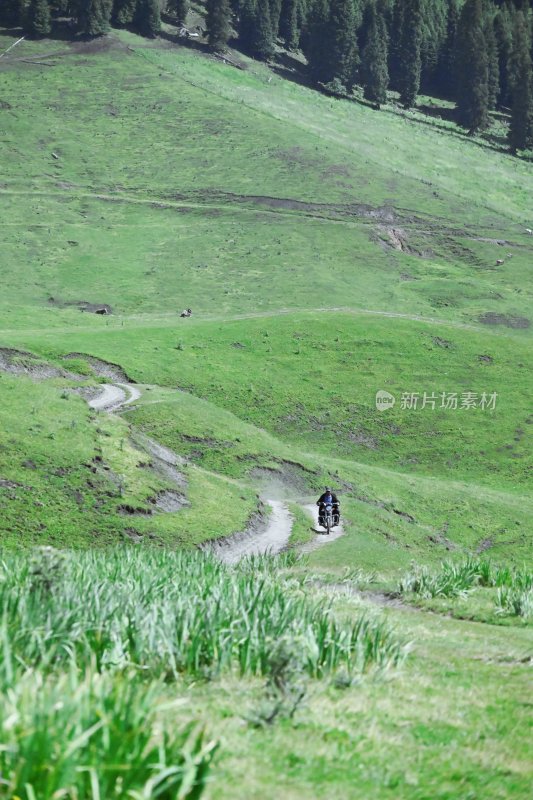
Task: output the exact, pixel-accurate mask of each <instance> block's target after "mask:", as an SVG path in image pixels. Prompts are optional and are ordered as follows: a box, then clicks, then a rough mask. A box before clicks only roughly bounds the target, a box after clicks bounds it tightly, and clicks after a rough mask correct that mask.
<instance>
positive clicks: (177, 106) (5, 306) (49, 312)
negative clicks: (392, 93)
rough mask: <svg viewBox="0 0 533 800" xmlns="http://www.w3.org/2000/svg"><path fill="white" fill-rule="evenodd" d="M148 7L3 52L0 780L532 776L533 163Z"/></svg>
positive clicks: (73, 791) (396, 784)
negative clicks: (370, 102)
mask: <svg viewBox="0 0 533 800" xmlns="http://www.w3.org/2000/svg"><path fill="white" fill-rule="evenodd" d="M165 30H166V33H167V34H168V35H169V38H161V39H158V40H155V41H146V40H144V39H141V38H139V37H136V36H134V35H133V34H131V33H128V32H125V31H120V32H117V31H114V32H113V33H112V34H111V35H110V36H108V37H105V38H103V39H100V40H97V41H94V42H68V41H65V40H60V41H51V40H44V41H41V42H31V41H23V42H21V43H19V44H18V45H17V46H16V47H15V48H14V49H13V50H12V51H10V53H9V54H8V55H6V56H2V58H0V129H1V136H0V148H1V153H2V165H3V170H2V176H1V177H0V206H1V222H2V234H3V241H2V245H3V247H2V258H1V259H0V281H1V285H2V292H1V293H0V545H1V551H2V558H1V559H0V606H1V607H2V625H1V626H0V700H1V702H0V707H1V711H0V730H1V741H0V773H1V776H2V785H3V787H4V789H5V792H7V794H6V797H7V796H9V797H13V798H15V797H20V798H21V800H35V798H39V800H41V798H43V800H48V798H50V800H52V798H53V797H57V796H59V793H60V794H61V796H68V797H72V798H74V797H76V798H79V800H96V798H98V797H101V798H102V799H103V798H104V797H106V798H107V797H111V796H122V795H124V792H126V791H128V792H130V793H131V796H132V797H133V796H135V797H143V798H147V800H148V799H149V798H150V800H151V799H152V798H155V797H156V796H160V797H169V798H170V797H173V798H174V797H177V796H179V797H183V798H193V797H194V798H198V797H200V795H202V797H207V798H211V800H226V798H227V799H228V800H229V798H231V800H235V798H243V800H245V799H246V800H249V799H250V798H254V800H255V798H257V800H263V798H267V797H273V796H276V797H278V796H279V797H284V798H288V799H289V800H314V799H315V798H317V799H318V798H323V797H327V798H332V799H335V800H337V799H338V800H346V798H354V800H359V799H360V800H386V799H388V798H391V800H398V799H400V800H428V798H431V800H467V798H468V800H481V799H482V800H507V799H508V800H511V799H512V800H526V798H530V797H531V789H532V787H533V784H532V771H531V764H530V759H528V756H529V752H528V745H529V740H528V737H527V731H528V729H529V727H530V725H531V702H530V675H529V668H530V665H531V655H532V652H533V650H532V641H531V619H532V614H533V600H532V578H531V571H530V569H528V568H527V565H528V564H529V563H530V562H531V556H532V545H531V535H530V522H531V512H532V510H533V502H532V499H531V494H530V492H529V491H528V486H527V483H526V481H527V476H528V468H530V455H531V436H530V430H531V423H532V421H533V417H532V416H531V410H530V405H529V402H528V397H529V386H528V383H529V375H530V374H531V281H530V271H531V262H532V256H533V237H532V236H531V235H530V234H529V233H528V229H530V228H533V219H532V218H531V202H530V198H531V196H532V195H533V170H532V169H531V164H528V163H527V162H526V161H522V160H520V159H517V158H512V157H510V156H508V155H506V154H504V153H502V152H499V151H498V150H497V149H496V148H495V147H492V146H491V145H490V143H489V142H488V141H483V140H481V139H471V138H469V137H467V136H465V135H464V133H462V132H461V131H460V130H459V129H458V128H456V127H455V126H454V125H453V124H452V123H445V122H443V121H438V120H433V121H430V120H429V119H428V117H427V116H423V115H422V114H420V113H418V112H416V111H413V112H408V113H406V112H404V111H402V110H400V109H399V108H397V107H396V106H394V104H390V105H388V106H387V107H386V108H384V110H383V111H382V112H380V113H378V112H376V111H372V110H371V109H370V108H368V107H367V106H365V105H364V104H359V103H357V102H349V101H340V100H334V99H331V98H328V97H325V96H323V95H320V94H318V93H317V92H314V91H312V90H311V89H309V88H307V87H305V86H302V85H299V84H298V83H296V82H293V81H289V80H287V79H286V78H283V77H281V76H280V74H279V73H278V72H276V71H275V70H273V69H270V68H269V67H267V66H265V65H260V64H258V63H256V62H253V61H251V60H249V59H246V58H245V57H243V56H241V55H240V54H235V53H234V54H233V58H234V59H235V61H237V62H238V63H239V65H240V67H241V68H239V69H237V68H235V67H234V66H231V65H230V64H227V63H223V62H222V61H221V60H220V59H217V58H215V57H213V56H211V55H209V54H208V53H207V52H205V51H203V50H202V45H201V44H200V45H198V46H197V47H190V48H186V47H181V46H178V45H176V44H175V43H173V42H172V35H173V33H174V32H175V31H173V30H172V29H170V28H169V27H168V26H166V28H165ZM14 33H15V32H8V31H1V30H0V52H1V51H3V50H5V49H6V48H7V47H8V46H9V45H10V44H13V43H14V41H15V40H16V36H15V35H14ZM43 64H46V65H48V66H43ZM103 304H106V305H108V306H110V307H111V309H112V313H111V314H108V315H96V314H93V313H90V308H91V307H93V308H94V307H98V306H101V305H103ZM188 307H191V308H192V309H193V316H192V318H190V319H182V318H181V317H180V312H181V310H182V309H184V308H188ZM84 309H85V311H84ZM106 382H107V383H110V382H111V383H113V384H116V386H115V389H116V388H117V386H118V388H119V391H120V385H122V389H123V391H124V392H126V394H127V392H131V386H132V384H133V382H135V386H134V389H135V390H136V393H135V395H133V394H131V395H130V396H129V399H130V400H132V401H133V402H130V403H128V404H126V405H123V406H122V407H121V409H120V412H118V411H117V412H116V413H113V414H107V413H105V412H104V411H98V410H96V409H94V408H92V407H90V406H89V404H88V402H87V401H91V402H94V401H95V398H97V395H98V392H99V391H100V390H101V388H102V387H101V385H100V384H102V383H106ZM127 384H129V387H130V388H129V389H128V388H127V386H126V385H127ZM126 390H127V391H126ZM380 390H384V391H387V392H389V393H391V394H392V395H393V396H394V398H395V405H394V407H393V408H389V409H388V410H385V411H381V410H379V409H378V408H377V407H376V393H377V392H378V391H380ZM137 393H138V394H139V396H138V397H137V396H136V395H137ZM126 394H125V395H124V398H125V399H128V398H127V397H126ZM454 397H455V401H454ZM409 398H411V399H410V400H409ZM414 398H416V408H415V407H413V406H414V402H415V399H414ZM455 403H456V406H457V407H455ZM326 484H331V485H333V486H334V487H335V488H336V490H337V491H338V492H339V494H340V496H341V500H342V510H343V519H344V535H342V536H340V537H339V538H336V539H335V540H334V541H332V542H331V543H329V544H328V545H327V546H323V547H320V548H318V549H315V550H312V551H311V552H310V554H309V555H306V556H305V557H304V558H303V559H301V558H300V557H299V556H297V555H296V554H295V553H294V552H292V551H291V552H288V553H286V554H282V555H281V556H280V557H278V558H260V559H252V560H251V561H246V560H244V561H242V562H241V563H240V564H238V565H236V566H226V565H224V564H221V563H219V562H218V561H217V560H215V559H213V558H211V557H209V556H208V557H206V556H204V555H202V554H200V553H197V552H189V551H193V550H194V549H195V548H196V547H197V546H198V545H203V544H204V543H205V542H206V541H211V540H214V539H225V537H230V536H231V535H232V534H236V533H240V532H243V531H250V530H252V531H257V530H261V528H262V526H264V525H265V524H266V523H265V519H266V516H267V512H268V502H269V500H280V499H281V500H282V501H283V502H284V503H285V504H286V507H287V509H288V510H289V511H290V514H291V515H292V520H293V528H292V534H291V539H290V544H291V545H293V546H297V545H299V544H302V543H303V544H304V545H305V546H309V545H311V544H313V543H314V542H315V540H316V538H317V537H316V536H315V534H314V533H313V532H312V530H311V527H310V518H309V516H308V513H307V511H306V510H305V506H306V505H308V504H309V503H312V502H314V499H315V498H316V496H317V493H318V492H319V491H321V490H322V489H323V487H324V485H326ZM320 538H321V539H322V540H324V539H325V538H326V537H320ZM143 543H144V544H146V545H147V546H146V547H143V546H142V544H143ZM28 545H30V546H32V549H31V550H29V549H28ZM35 545H45V546H47V545H52V546H53V548H54V549H50V548H48V547H44V548H35V547H34V546H35ZM443 562H444V564H443ZM524 564H525V565H526V568H524ZM495 565H499V566H495ZM158 792H160V793H159V794H158ZM0 794H2V790H0Z"/></svg>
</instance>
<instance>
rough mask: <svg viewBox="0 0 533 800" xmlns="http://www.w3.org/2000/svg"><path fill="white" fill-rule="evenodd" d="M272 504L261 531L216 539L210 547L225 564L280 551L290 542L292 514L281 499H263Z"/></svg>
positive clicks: (267, 503)
mask: <svg viewBox="0 0 533 800" xmlns="http://www.w3.org/2000/svg"><path fill="white" fill-rule="evenodd" d="M263 502H264V503H265V504H266V505H268V506H270V509H271V514H270V516H269V518H268V521H267V523H266V526H265V527H264V528H263V529H262V530H261V529H260V530H259V531H256V532H254V531H248V532H246V533H243V534H236V535H235V536H230V537H229V538H227V539H219V540H215V541H214V542H212V543H211V544H210V545H209V549H210V550H211V551H212V552H213V553H214V554H215V555H216V556H217V558H219V559H220V560H221V561H223V562H224V563H225V564H236V563H237V562H238V561H240V560H241V558H246V556H255V555H264V554H267V553H269V554H272V555H275V554H276V553H280V552H281V551H282V550H284V549H285V547H286V546H287V544H288V543H289V537H290V535H291V530H292V516H291V514H290V512H289V510H288V508H287V507H286V506H285V505H284V504H283V503H282V502H281V500H268V499H266V498H265V499H264V501H263Z"/></svg>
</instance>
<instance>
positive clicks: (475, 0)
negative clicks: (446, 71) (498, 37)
mask: <svg viewBox="0 0 533 800" xmlns="http://www.w3.org/2000/svg"><path fill="white" fill-rule="evenodd" d="M457 68H458V86H457V109H458V112H459V119H460V121H461V124H462V125H464V127H465V128H468V131H469V133H471V134H473V133H475V132H476V131H478V130H483V129H484V128H486V127H487V125H488V121H489V62H488V57H487V44H486V41H485V35H484V32H483V3H482V0H466V2H465V4H464V6H463V9H462V12H461V19H460V24H459V32H458V36H457Z"/></svg>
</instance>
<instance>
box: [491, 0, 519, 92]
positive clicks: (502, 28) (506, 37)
mask: <svg viewBox="0 0 533 800" xmlns="http://www.w3.org/2000/svg"><path fill="white" fill-rule="evenodd" d="M514 13H515V12H514V7H512V6H511V5H510V4H509V3H505V4H504V5H503V6H502V7H501V8H500V10H499V11H498V13H497V14H496V17H495V19H494V31H495V34H496V42H497V46H498V66H499V72H500V79H499V83H500V103H501V105H502V106H506V107H508V106H509V105H510V104H511V86H510V84H509V62H510V59H511V51H512V49H513V18H514Z"/></svg>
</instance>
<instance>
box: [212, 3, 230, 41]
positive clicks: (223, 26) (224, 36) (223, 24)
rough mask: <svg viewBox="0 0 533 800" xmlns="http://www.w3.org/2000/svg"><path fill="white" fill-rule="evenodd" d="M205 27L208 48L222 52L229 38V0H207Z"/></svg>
mask: <svg viewBox="0 0 533 800" xmlns="http://www.w3.org/2000/svg"><path fill="white" fill-rule="evenodd" d="M206 10H207V16H206V27H207V37H208V41H209V45H210V47H212V48H213V50H224V49H225V47H226V45H227V43H228V39H229V37H230V36H231V6H230V4H229V0H207V5H206Z"/></svg>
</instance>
